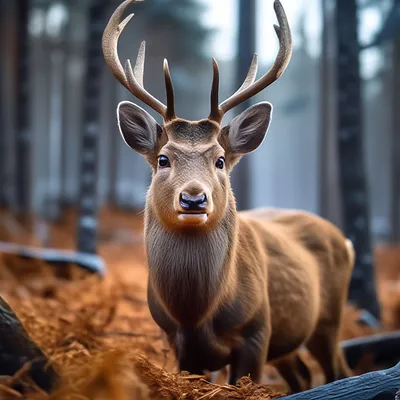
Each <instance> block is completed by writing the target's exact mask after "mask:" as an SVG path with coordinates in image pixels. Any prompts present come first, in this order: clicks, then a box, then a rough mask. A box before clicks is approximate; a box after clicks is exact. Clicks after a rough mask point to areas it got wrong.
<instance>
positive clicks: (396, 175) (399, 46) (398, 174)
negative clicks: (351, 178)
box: [391, 7, 400, 243]
mask: <svg viewBox="0 0 400 400" xmlns="http://www.w3.org/2000/svg"><path fill="white" fill-rule="evenodd" d="M399 8H400V7H399ZM392 88H393V109H392V110H393V111H392V113H393V128H392V163H393V171H392V190H393V196H392V216H391V217H392V218H391V219H392V221H391V223H392V242H393V243H399V242H400V113H399V110H400V94H399V88H400V35H397V37H396V38H395V39H394V40H393V85H392Z"/></svg>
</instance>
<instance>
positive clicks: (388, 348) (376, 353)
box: [340, 331, 400, 368]
mask: <svg viewBox="0 0 400 400" xmlns="http://www.w3.org/2000/svg"><path fill="white" fill-rule="evenodd" d="M340 345H341V347H342V349H343V350H344V353H345V356H346V360H347V362H348V364H349V366H350V368H354V367H355V366H356V365H357V363H358V362H359V361H360V359H361V357H363V356H364V355H365V354H372V355H373V357H374V361H375V363H376V364H378V365H379V364H386V365H390V364H393V363H396V362H397V361H398V360H400V331H397V332H390V333H381V334H378V335H372V336H366V337H360V338H355V339H350V340H345V341H343V342H341V343H340Z"/></svg>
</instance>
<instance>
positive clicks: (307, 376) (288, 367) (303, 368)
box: [272, 353, 312, 393]
mask: <svg viewBox="0 0 400 400" xmlns="http://www.w3.org/2000/svg"><path fill="white" fill-rule="evenodd" d="M272 365H273V366H274V367H276V369H277V370H278V371H279V373H280V375H281V377H282V378H283V379H284V380H285V381H286V383H287V384H288V385H289V387H290V390H291V392H292V393H298V392H302V391H304V390H308V389H311V381H312V376H311V373H310V370H309V369H308V367H307V365H306V364H305V363H304V362H303V360H302V359H301V357H300V356H299V354H298V353H292V354H289V355H288V356H285V357H282V358H280V359H278V360H276V361H274V362H273V363H272Z"/></svg>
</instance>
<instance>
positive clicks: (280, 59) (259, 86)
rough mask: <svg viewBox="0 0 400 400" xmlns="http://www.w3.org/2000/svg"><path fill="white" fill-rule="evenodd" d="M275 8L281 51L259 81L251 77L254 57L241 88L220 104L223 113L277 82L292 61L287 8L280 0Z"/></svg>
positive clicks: (276, 0)
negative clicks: (253, 80) (284, 7)
mask: <svg viewBox="0 0 400 400" xmlns="http://www.w3.org/2000/svg"><path fill="white" fill-rule="evenodd" d="M274 10H275V14H276V16H277V19H278V22H279V26H276V25H274V28H275V32H276V35H277V36H278V39H279V52H278V55H277V57H276V59H275V62H274V64H273V66H272V67H271V69H270V70H269V71H268V72H267V73H266V74H265V75H263V76H262V77H261V78H260V79H258V80H257V81H255V82H252V83H250V82H251V79H253V78H252V74H254V63H255V62H254V58H253V62H252V65H251V67H250V70H249V74H248V77H247V78H246V80H245V82H244V83H243V85H242V86H241V88H240V89H239V90H237V91H236V92H235V93H234V94H233V95H232V96H231V97H229V98H228V99H227V100H225V101H224V102H222V103H221V104H220V106H219V108H220V111H221V114H222V115H223V114H225V113H226V112H227V111H229V110H230V109H232V108H233V107H236V106H237V105H238V104H240V103H242V102H243V101H245V100H247V99H249V98H250V97H253V96H255V95H256V94H257V93H259V92H261V91H262V90H263V89H265V88H266V87H267V86H269V85H271V84H272V83H273V82H275V81H276V80H277V79H278V78H279V77H280V76H281V75H282V74H283V73H284V72H285V69H286V68H287V66H288V64H289V62H290V59H291V57H292V36H291V32H290V26H289V23H288V20H287V17H286V14H285V10H284V9H283V7H282V4H281V3H280V1H279V0H275V2H274ZM252 67H253V68H252ZM254 76H255V75H254ZM248 78H250V79H248Z"/></svg>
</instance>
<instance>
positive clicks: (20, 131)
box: [15, 0, 32, 220]
mask: <svg viewBox="0 0 400 400" xmlns="http://www.w3.org/2000/svg"><path fill="white" fill-rule="evenodd" d="M29 4H30V2H29V0H19V1H18V18H17V23H18V39H17V71H16V87H17V96H16V107H15V127H16V136H15V141H16V143H15V151H16V154H15V159H16V170H15V177H16V186H15V191H16V193H15V202H16V204H15V211H16V213H17V216H18V217H19V218H21V219H22V220H26V217H27V216H28V215H29V214H30V195H31V182H30V181H31V179H30V170H31V139H32V132H31V130H30V121H29V110H30V107H29V89H30V88H29V58H28V53H29V43H28V41H29V37H28V16H29Z"/></svg>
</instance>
